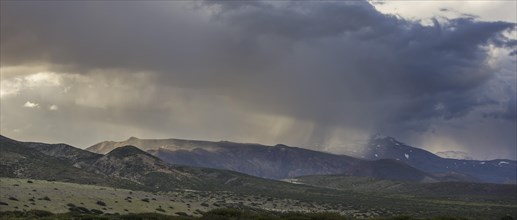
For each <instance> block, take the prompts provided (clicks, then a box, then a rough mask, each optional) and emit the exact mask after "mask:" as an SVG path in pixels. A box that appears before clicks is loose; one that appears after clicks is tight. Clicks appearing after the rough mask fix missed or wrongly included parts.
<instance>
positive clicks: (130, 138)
mask: <svg viewBox="0 0 517 220" xmlns="http://www.w3.org/2000/svg"><path fill="white" fill-rule="evenodd" d="M127 140H128V141H130V140H139V139H138V138H137V137H135V136H131V137H129V138H128V139H127Z"/></svg>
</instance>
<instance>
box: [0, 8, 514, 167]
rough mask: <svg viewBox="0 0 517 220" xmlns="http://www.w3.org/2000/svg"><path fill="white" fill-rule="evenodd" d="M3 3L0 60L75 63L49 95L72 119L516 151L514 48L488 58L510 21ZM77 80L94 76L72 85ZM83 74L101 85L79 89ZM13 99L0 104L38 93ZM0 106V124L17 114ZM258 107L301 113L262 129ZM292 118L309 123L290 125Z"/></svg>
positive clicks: (266, 137) (330, 11)
mask: <svg viewBox="0 0 517 220" xmlns="http://www.w3.org/2000/svg"><path fill="white" fill-rule="evenodd" d="M1 10H2V11H1V12H2V13H1V29H2V31H1V35H0V36H1V42H0V43H1V45H2V47H1V48H0V53H1V65H2V67H10V66H31V65H41V64H42V63H43V64H45V65H46V66H47V69H48V71H55V72H59V73H73V74H68V76H67V77H68V78H67V79H68V81H66V80H65V81H66V82H67V84H70V85H72V84H73V85H74V86H75V87H74V88H76V89H77V90H76V93H72V94H70V93H67V94H64V95H63V97H61V98H60V99H56V100H53V102H54V103H58V102H59V104H60V105H65V106H70V108H72V107H73V106H75V107H73V108H74V109H75V110H74V111H73V112H75V113H72V112H70V113H69V114H70V115H69V116H68V118H69V119H70V120H72V119H73V118H76V119H73V120H72V121H74V120H76V121H77V120H79V119H77V118H81V120H85V121H88V119H91V118H96V121H99V122H101V121H105V120H106V118H110V119H111V120H114V121H111V122H105V123H111V124H114V125H127V126H133V127H137V128H139V130H144V131H146V132H144V133H145V134H151V133H153V132H158V131H159V132H161V134H163V135H166V134H171V133H173V134H172V135H170V136H176V135H174V134H187V133H188V134H191V136H193V137H198V138H203V135H207V136H208V137H211V138H220V139H239V138H242V139H246V137H249V136H253V134H256V136H257V137H260V138H257V139H254V140H253V141H259V142H265V143H269V142H273V141H276V142H284V143H291V144H300V145H312V144H323V145H332V144H335V145H336V146H337V147H336V146H333V149H334V150H335V151H339V146H341V145H342V144H343V143H346V142H347V138H352V137H347V136H346V134H350V133H358V134H365V135H368V134H370V133H372V132H376V131H381V132H383V133H387V134H390V135H394V136H396V137H400V138H402V139H403V140H407V141H409V142H411V143H416V144H420V143H422V140H421V139H422V135H423V134H426V135H427V136H426V137H430V136H432V137H433V138H435V139H440V138H443V137H447V139H460V138H461V139H466V140H461V141H460V140H456V141H455V142H457V143H456V145H457V146H461V147H464V148H467V149H470V151H472V152H475V153H477V154H478V155H482V154H484V152H485V148H487V146H486V145H492V147H493V146H495V147H497V148H498V149H500V151H499V152H500V153H499V155H494V156H498V157H508V158H515V157H516V156H515V154H516V151H515V148H516V146H517V141H516V140H515V139H516V137H515V134H514V133H513V134H507V132H506V131H510V133H511V132H512V131H517V129H516V128H515V126H516V123H517V122H516V118H517V117H516V115H517V113H516V109H515V103H516V101H515V100H516V94H515V93H516V88H515V87H516V86H515V85H514V83H508V82H512V81H511V80H513V81H515V75H516V73H515V69H514V67H515V56H513V57H507V58H505V59H506V60H504V62H502V64H501V63H499V64H497V65H494V64H493V62H491V61H492V59H493V51H494V50H496V49H497V48H506V49H505V51H509V52H507V53H510V52H511V51H512V50H515V44H516V41H515V39H513V40H512V39H508V38H507V37H505V36H507V35H505V34H507V33H508V31H511V30H513V29H514V28H515V24H512V23H507V22H483V21H478V20H475V19H473V18H472V17H465V18H461V17H460V18H455V19H448V20H444V19H442V20H440V21H438V20H434V25H431V26H426V25H422V24H421V23H419V22H417V21H411V20H404V19H402V18H400V17H396V16H394V15H386V14H382V13H380V12H378V11H377V10H376V9H375V8H374V7H373V6H372V5H370V4H369V3H368V2H362V1H345V2H299V1H293V2H283V1H282V2H236V1H221V2H219V1H208V2H195V3H191V2H150V3H149V2H148V3H145V2H103V3H101V2H2V9H1ZM504 56H506V55H504ZM512 69H513V70H512ZM25 74H27V73H25ZM139 74H141V75H143V76H140V75H139ZM65 75H66V74H65ZM72 75H73V76H75V78H74V77H72V78H73V79H75V80H71V78H70V76H72ZM139 76H140V78H139ZM63 77H64V76H63ZM81 77H83V78H86V79H89V80H93V81H91V82H88V83H85V82H84V80H83V81H82V82H80V83H77V82H78V79H83V78H81ZM142 77H143V78H142ZM79 81H80V80H79ZM86 81H88V80H86ZM114 82H115V84H116V85H119V87H117V86H114V85H115V84H114ZM74 83H75V84H74ZM103 83H104V84H107V85H108V86H107V87H102V86H100V85H101V84H103ZM117 83H118V84H117ZM92 84H94V87H95V88H96V90H97V91H103V92H102V94H106V93H111V94H108V95H94V94H96V93H95V92H94V91H91V90H85V89H80V88H83V87H87V86H92ZM503 87H504V89H503V91H500V90H499V89H500V88H503ZM131 88H133V90H132V89H131ZM133 92H134V93H133ZM124 94H127V95H128V96H129V99H131V100H127V99H128V97H124ZM84 96H86V98H84ZM17 97H18V98H17V99H16V100H15V99H12V98H10V99H8V98H2V102H3V103H7V102H13V103H14V102H15V101H17V102H20V103H21V102H23V103H25V102H26V101H28V100H24V99H35V96H34V94H32V95H29V92H24V93H23V92H22V93H20V94H19V95H18V96H17ZM22 98H23V99H22ZM36 99H39V101H40V102H42V101H48V98H47V97H39V98H36ZM23 103H22V105H23ZM70 103H74V105H73V106H71V104H70ZM18 106H20V105H19V104H18V103H17V104H16V105H14V104H13V108H15V107H18ZM99 106H100V107H102V108H101V109H100V110H99V109H98V108H96V107H99ZM184 106H190V107H188V109H185V108H187V107H184ZM2 108H4V109H2V110H3V111H2V117H3V120H8V119H5V118H6V117H14V115H7V114H11V112H14V111H15V110H11V109H6V108H5V107H2ZM60 110H64V109H63V108H60ZM114 112H115V113H114ZM13 114H14V113H13ZM251 115H252V116H251ZM257 115H266V116H270V120H272V121H275V120H274V118H275V117H280V118H284V119H282V120H288V121H289V120H294V121H300V122H296V123H295V122H293V123H290V125H291V126H288V127H289V128H287V129H283V130H282V132H281V133H282V134H275V135H274V136H271V133H267V132H266V133H265V134H263V133H264V131H260V129H267V127H268V126H267V125H262V124H261V125H260V126H259V125H257V124H260V122H258V121H260V117H261V116H257ZM255 116H256V117H258V118H259V119H253V120H252V119H249V117H255ZM20 117H21V116H20ZM61 117H64V116H61ZM181 118H189V120H182V119H181ZM285 118H289V119H285ZM33 120H34V121H36V119H33ZM38 120H43V121H45V120H46V119H45V118H43V119H38ZM279 120H280V119H279ZM55 121H58V119H55V120H54V122H55ZM180 121H182V122H180ZM201 121H202V122H201ZM480 121H482V122H480ZM3 122H4V121H3ZM41 123H44V122H41ZM47 123H50V122H47ZM300 123H301V124H310V126H309V127H310V129H307V130H308V131H307V132H305V131H303V132H301V133H300V131H299V130H300V129H301V130H303V128H301V127H299V126H297V125H299V124H300ZM476 123H481V124H482V125H483V127H487V128H485V129H475V128H474V129H473V128H472V126H478V125H476ZM11 124H12V123H11ZM189 125H190V126H191V127H195V128H196V129H187V128H188V127H189ZM96 126H101V125H97V124H96V125H95V126H94V125H91V128H94V127H96ZM451 127H456V129H453V128H451ZM458 127H460V128H458ZM6 128H7V127H6V126H4V125H3V126H2V132H4V130H6ZM225 128H226V129H225ZM217 129H222V130H226V131H215V132H214V131H213V130H217ZM487 129H489V130H494V129H495V130H501V131H505V132H495V133H490V132H483V130H485V131H486V130H487ZM187 130H188V131H187ZM297 130H298V131H297ZM336 130H338V131H340V132H336ZM445 130H447V131H450V132H446V134H445V133H444V132H443V131H445ZM467 130H468V131H469V132H466V131H467ZM240 132H242V133H240ZM127 133H129V132H126V133H124V132H121V134H120V135H128V134H127ZM140 133H142V132H140ZM293 133H296V135H294V134H293ZM438 134H441V135H438ZM451 134H452V135H451ZM56 135H57V134H54V136H56ZM129 135H131V134H129ZM129 135H128V136H129ZM455 135H457V137H460V138H455V137H454V136H455ZM300 136H304V138H300ZM340 136H342V137H341V138H340ZM359 136H364V135H359ZM424 136H425V135H424ZM27 137H30V136H27ZM95 137H99V135H98V134H97V135H95ZM344 137H347V138H344ZM480 138H481V139H483V140H485V139H486V140H489V141H483V142H480V141H479V139H480ZM352 139H353V138H352ZM356 139H357V138H356ZM336 140H337V141H336ZM480 143H481V144H480ZM344 145H346V144H344Z"/></svg>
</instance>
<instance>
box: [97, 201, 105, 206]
mask: <svg viewBox="0 0 517 220" xmlns="http://www.w3.org/2000/svg"><path fill="white" fill-rule="evenodd" d="M96 204H97V205H100V206H106V203H105V202H103V201H97V202H96Z"/></svg>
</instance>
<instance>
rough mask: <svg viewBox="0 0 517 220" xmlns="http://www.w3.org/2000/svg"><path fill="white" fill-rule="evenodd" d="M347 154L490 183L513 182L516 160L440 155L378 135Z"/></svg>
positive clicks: (444, 175)
mask: <svg viewBox="0 0 517 220" xmlns="http://www.w3.org/2000/svg"><path fill="white" fill-rule="evenodd" d="M345 153H346V154H349V155H352V156H356V157H360V158H364V159H369V160H376V159H394V160H398V161H402V162H404V163H407V164H409V165H411V166H413V167H415V168H417V169H420V170H422V171H425V172H428V173H434V174H439V175H438V176H442V177H444V178H447V177H451V176H452V177H455V178H457V177H458V175H462V176H464V177H465V178H475V179H478V180H480V181H482V182H490V183H516V182H517V161H513V160H490V161H477V160H459V159H448V158H441V157H439V156H437V155H435V154H433V153H431V152H428V151H425V150H422V149H420V148H415V147H411V146H408V145H406V144H404V143H402V142H399V141H397V140H395V139H394V138H392V137H383V136H378V137H375V138H372V140H371V141H370V142H369V143H368V144H367V145H366V146H365V147H363V148H362V149H360V150H349V151H346V152H345Z"/></svg>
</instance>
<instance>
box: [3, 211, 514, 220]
mask: <svg viewBox="0 0 517 220" xmlns="http://www.w3.org/2000/svg"><path fill="white" fill-rule="evenodd" d="M0 217H2V219H5V220H19V219H42V220H43V219H49V220H50V219H55V220H61V219H76V220H87V219H88V220H90V219H91V220H144V219H145V220H352V219H353V218H347V217H344V216H342V215H339V214H337V213H331V212H318V213H314V212H313V213H301V212H289V213H279V212H267V211H253V210H242V209H231V208H222V209H214V210H211V211H208V212H205V213H202V216H199V217H193V216H187V215H185V214H178V216H171V215H164V214H158V213H139V214H132V213H131V214H125V215H119V214H110V215H101V214H90V213H89V214H85V213H77V212H69V213H62V214H53V213H50V212H47V211H41V210H31V211H26V212H22V211H8V212H0ZM374 219H376V220H465V219H466V218H461V217H435V218H413V217H408V216H400V217H391V218H374ZM512 219H513V218H512V217H509V216H505V217H502V218H501V220H512Z"/></svg>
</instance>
